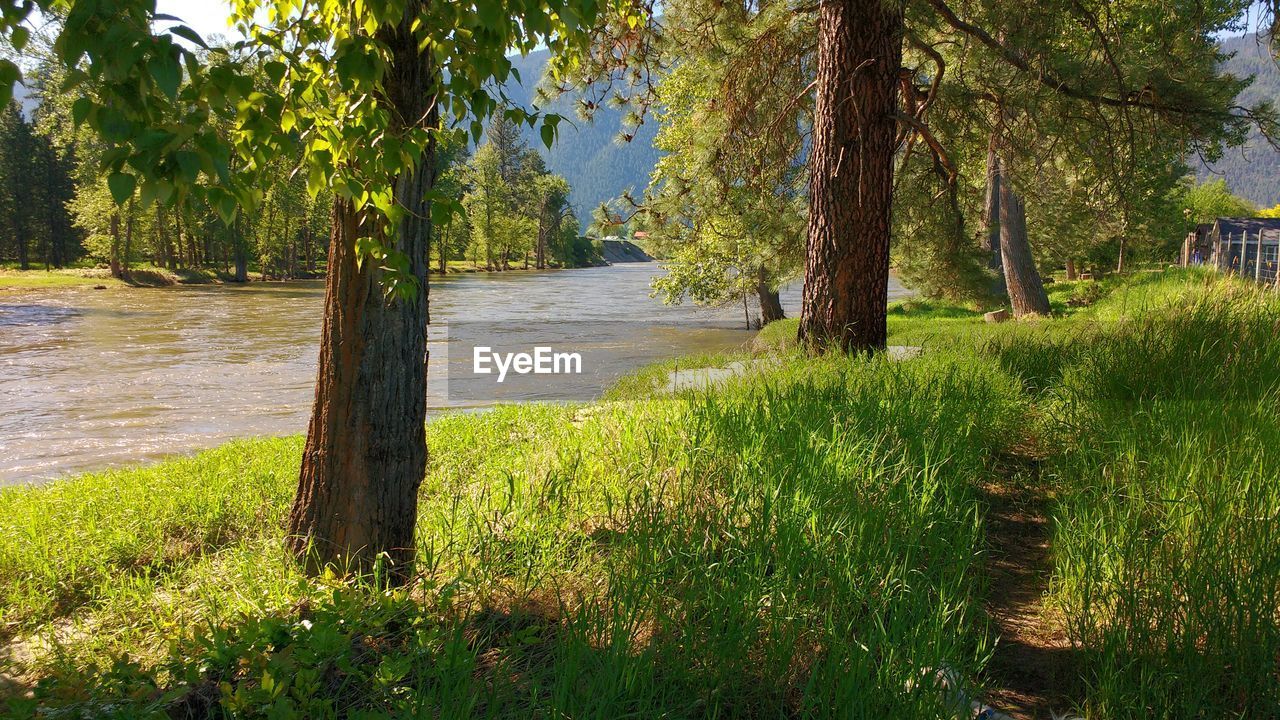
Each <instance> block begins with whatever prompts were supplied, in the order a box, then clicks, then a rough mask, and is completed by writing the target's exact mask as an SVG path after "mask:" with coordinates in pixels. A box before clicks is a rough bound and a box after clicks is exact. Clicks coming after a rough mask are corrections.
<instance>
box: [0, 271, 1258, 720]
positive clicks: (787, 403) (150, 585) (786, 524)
mask: <svg viewBox="0 0 1280 720" xmlns="http://www.w3.org/2000/svg"><path fill="white" fill-rule="evenodd" d="M1082 287H1084V286H1083V285H1065V284H1055V286H1054V287H1053V294H1054V300H1055V306H1056V307H1059V308H1061V309H1062V311H1063V316H1062V317H1058V318H1054V319H1044V320H1038V321H1033V322H1018V323H1005V324H1001V325H988V324H984V323H983V322H982V319H981V316H980V315H979V314H978V313H977V312H976V311H972V310H968V309H964V308H955V307H947V306H940V305H929V304H924V303H912V302H907V303H899V304H896V305H895V306H894V309H893V311H892V312H891V314H890V333H891V342H892V343H894V344H901V345H915V346H921V347H923V348H924V354H923V355H922V356H921V357H920V358H918V359H913V360H908V361H904V362H896V363H894V362H887V361H885V360H883V359H846V358H824V359H816V360H815V359H806V358H802V357H798V356H796V355H794V354H792V351H791V350H790V349H789V348H788V345H789V343H788V341H787V337H788V336H789V334H790V332H791V331H792V330H793V329H794V328H793V326H792V327H790V328H789V327H787V326H786V325H781V326H778V327H777V328H769V329H767V331H766V332H765V333H762V335H761V337H760V338H758V340H759V343H760V345H759V349H760V352H768V353H769V355H770V357H771V358H772V359H773V361H772V362H769V363H761V364H759V366H758V367H759V369H758V371H753V372H750V373H747V374H746V375H744V376H742V377H739V378H735V379H731V380H728V381H726V382H724V383H723V384H722V385H718V386H716V387H713V388H711V389H709V390H707V391H704V392H696V393H686V394H679V395H674V396H673V395H669V394H666V393H662V392H657V388H658V387H659V383H662V382H665V379H666V374H665V370H663V369H662V368H657V369H654V370H650V371H647V372H645V373H641V374H639V375H637V376H636V377H635V378H632V379H631V380H630V381H628V382H627V383H623V384H620V385H619V386H618V387H617V388H615V390H614V391H613V392H612V393H611V394H610V396H609V398H608V400H607V401H606V402H603V403H600V404H595V405H587V406H571V407H564V406H545V405H526V406H513V407H506V408H501V409H498V410H496V411H494V412H492V413H488V414H485V415H480V416H476V415H457V416H450V417H446V418H443V419H441V420H438V421H435V422H434V423H433V424H432V427H431V432H430V433H429V442H430V445H431V461H430V469H429V473H428V476H427V478H426V481H425V482H424V484H423V488H422V504H421V506H420V516H419V532H418V548H419V556H420V559H421V562H422V567H421V572H420V575H419V577H418V579H417V580H416V581H415V582H414V584H413V585H412V586H411V587H410V588H408V589H407V590H405V591H402V592H396V593H378V592H372V591H369V590H366V589H361V588H359V587H351V586H348V585H344V584H342V583H340V582H339V581H338V580H337V579H336V578H323V579H318V580H313V579H307V578H304V577H302V576H300V575H299V574H298V572H297V570H296V568H295V566H294V564H293V563H292V562H291V561H290V560H289V559H287V558H286V557H285V556H284V555H283V553H282V551H281V550H280V545H279V536H280V533H281V532H282V531H281V528H282V525H283V518H284V515H285V513H286V512H287V509H288V504H289V500H290V497H291V494H292V490H293V484H294V480H295V476H296V472H297V467H298V463H299V455H300V452H301V441H300V440H299V439H298V438H286V439H272V440H249V441H242V442H237V443H232V444H229V445H226V446H224V447H221V448H218V449H215V450H212V451H208V452H204V453H201V454H199V455H196V456H194V457H191V458H185V459H178V460H173V461H169V462H166V463H162V464H160V465H156V466H152V467H147V468H142V469H135V470H123V471H116V472H110V473H102V474H97V475H86V476H83V477H80V478H76V479H72V480H66V481H62V482H57V483H54V484H51V485H49V486H46V487H42V488H36V489H7V490H0V645H2V646H3V647H4V648H5V649H4V651H3V656H4V657H5V658H6V665H7V666H6V667H3V668H0V670H3V672H4V673H6V676H5V677H4V679H0V703H3V702H7V703H8V708H9V711H10V712H13V713H15V714H17V715H18V716H22V715H23V714H24V713H28V712H30V711H33V710H35V709H36V708H37V707H44V708H64V709H68V710H70V711H71V712H72V713H75V712H79V713H81V714H82V715H86V716H94V715H101V714H103V713H104V712H106V710H107V707H106V706H107V705H108V704H110V705H111V710H112V711H113V712H117V713H122V712H123V713H126V714H133V715H144V714H147V713H155V714H156V715H157V716H159V715H163V714H169V715H183V714H186V716H194V717H206V716H208V715H209V714H210V711H211V710H212V709H214V708H216V707H218V706H221V708H223V709H224V710H226V711H228V712H229V713H230V714H232V715H235V716H243V717H268V716H287V715H289V714H290V713H292V714H293V716H298V717H327V716H334V715H338V714H342V715H346V714H348V713H354V712H357V711H368V712H370V713H382V714H389V715H414V714H425V715H430V716H434V717H475V716H490V715H492V716H511V717H515V716H518V717H527V716H531V715H536V714H542V715H546V716H549V717H551V716H556V717H588V716H590V717H619V716H623V715H630V716H635V717H658V716H669V717H694V716H696V717H706V716H713V715H718V716H733V717H741V716H776V715H795V716H818V717H827V716H831V717H850V716H861V717H893V718H935V717H951V716H953V712H954V711H955V708H954V707H948V703H949V702H951V701H952V700H954V698H955V696H954V695H953V694H951V693H948V692H941V691H939V690H938V689H937V688H935V687H931V686H932V684H933V683H932V682H929V681H927V678H930V677H933V676H934V675H935V674H936V673H937V671H938V670H939V669H940V668H945V669H946V671H945V672H944V673H942V674H944V675H945V676H946V677H947V678H948V682H950V683H952V684H959V685H962V686H963V689H964V691H965V693H966V694H967V695H968V696H969V697H971V698H978V699H981V700H982V701H987V702H996V703H997V704H998V705H999V709H1001V710H1003V711H1006V712H1017V711H1026V712H1027V713H1030V712H1033V711H1034V712H1038V713H1041V714H1038V715H1036V717H1049V715H1048V713H1047V712H1044V711H1045V710H1049V709H1052V710H1054V711H1056V712H1064V711H1067V710H1073V709H1074V710H1077V711H1083V712H1085V713H1086V714H1087V715H1088V716H1089V717H1106V718H1123V717H1133V718H1138V717H1148V716H1150V714H1152V713H1156V714H1161V715H1165V716H1169V717H1208V716H1223V715H1236V716H1239V715H1244V716H1251V717H1260V716H1266V715H1269V714H1274V710H1275V709H1276V708H1277V706H1278V705H1277V704H1278V703H1280V689H1278V688H1277V684H1276V683H1275V673H1276V665H1275V662H1276V660H1275V658H1276V657H1278V656H1280V655H1278V654H1277V653H1278V652H1280V627H1278V625H1277V621H1276V617H1275V610H1276V608H1277V607H1278V606H1280V557H1277V555H1276V553H1275V548H1276V547H1277V546H1280V520H1277V517H1278V516H1280V463H1278V462H1277V460H1280V428H1277V426H1276V424H1275V422H1274V408H1275V403H1276V401H1277V399H1280V339H1278V338H1277V335H1276V333H1275V320H1274V318H1275V317H1276V315H1277V312H1280V303H1278V302H1277V300H1276V299H1275V298H1274V297H1273V296H1270V295H1265V294H1263V293H1259V292H1258V291H1257V290H1256V289H1253V288H1250V287H1247V286H1244V285H1236V284H1233V283H1231V282H1230V281H1229V280H1222V279H1219V278H1214V277H1212V276H1209V275H1205V274H1200V273H1194V272H1177V273H1168V274H1163V273H1160V274H1157V273H1152V274H1147V275H1141V276H1131V277H1127V278H1119V279H1109V280H1107V281H1105V282H1103V283H1096V284H1090V287H1096V288H1098V289H1097V290H1088V291H1083V290H1081V288H1082ZM1085 295H1087V296H1088V297H1089V304H1086V305H1085V306H1083V307H1068V306H1067V304H1066V303H1067V300H1068V299H1070V298H1079V297H1083V296H1085ZM1077 304H1078V303H1077ZM727 360H728V359H727V358H725V357H715V356H707V357H704V358H701V359H699V360H698V361H697V362H695V361H691V360H689V359H685V360H684V361H682V362H683V364H682V365H681V367H686V368H687V367H692V366H694V365H698V364H701V365H707V366H714V365H717V364H720V363H724V362H727ZM672 364H674V363H667V364H665V365H664V367H665V366H670V365H672ZM1045 543H1052V546H1051V549H1050V550H1049V551H1047V552H1046V551H1043V550H1041V551H1037V548H1038V547H1040V546H1042V545H1043V544H1045ZM922 677H923V678H926V681H925V682H921V678H922ZM5 698H7V700H6V699H5ZM1027 716H1030V715H1029V714H1028V715H1027Z"/></svg>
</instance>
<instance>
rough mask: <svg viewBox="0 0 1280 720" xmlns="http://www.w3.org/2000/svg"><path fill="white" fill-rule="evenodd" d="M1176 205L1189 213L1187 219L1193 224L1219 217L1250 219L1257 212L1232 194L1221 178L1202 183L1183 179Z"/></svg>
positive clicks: (1211, 220) (1249, 203)
mask: <svg viewBox="0 0 1280 720" xmlns="http://www.w3.org/2000/svg"><path fill="white" fill-rule="evenodd" d="M1178 204H1179V205H1181V206H1182V208H1184V209H1185V210H1189V211H1190V213H1189V215H1188V217H1189V219H1190V220H1191V222H1192V223H1193V224H1199V223H1211V222H1213V221H1214V219H1215V218H1220V217H1251V216H1253V215H1254V214H1255V213H1256V212H1257V209H1256V208H1255V207H1254V206H1253V203H1251V202H1249V201H1248V200H1245V199H1244V198H1242V197H1240V196H1238V195H1235V194H1233V193H1232V192H1231V190H1230V189H1228V188H1227V182H1226V180H1223V179H1222V178H1218V179H1216V180H1210V181H1208V182H1204V183H1197V182H1195V179H1194V178H1190V177H1188V178H1185V179H1184V180H1183V181H1182V183H1181V186H1180V192H1179V196H1178Z"/></svg>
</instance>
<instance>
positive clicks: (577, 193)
mask: <svg viewBox="0 0 1280 720" xmlns="http://www.w3.org/2000/svg"><path fill="white" fill-rule="evenodd" d="M547 58H548V53H547V51H546V50H540V51H538V52H534V53H530V54H529V55H527V56H525V57H513V58H511V60H512V63H513V64H514V65H515V68H516V70H517V71H518V72H519V73H520V79H521V81H522V82H521V83H519V84H516V83H512V84H510V85H509V86H508V87H507V95H508V97H510V98H511V99H512V100H513V101H515V102H517V103H519V104H520V105H522V106H524V107H529V106H531V105H533V95H534V92H533V91H534V88H535V87H536V86H537V84H538V81H539V80H541V79H542V73H543V71H544V70H545V69H546V66H547ZM574 105H575V102H574V99H573V98H571V97H562V98H559V99H557V100H555V101H554V102H552V103H551V104H550V105H549V106H548V107H545V108H539V109H541V110H544V111H550V112H556V113H559V114H560V115H561V116H563V117H564V120H563V121H562V122H561V123H560V133H559V137H558V138H556V142H555V144H554V145H552V147H551V149H550V150H549V151H548V150H547V148H546V146H545V145H543V144H542V140H541V139H540V137H539V136H538V133H537V131H536V130H534V129H531V128H528V127H525V129H524V132H525V140H526V141H527V142H528V143H529V146H530V147H534V148H537V149H538V151H539V152H541V153H542V155H543V157H544V158H546V160H547V168H548V169H550V170H551V172H554V173H556V174H557V175H562V176H564V178H565V179H566V180H568V181H569V185H570V187H571V188H572V193H571V195H570V202H571V203H572V204H573V209H574V212H576V213H577V215H578V221H579V222H581V223H582V225H583V227H586V226H587V225H588V224H589V223H590V222H591V213H592V212H593V211H594V210H595V209H596V208H597V207H599V206H600V203H603V202H608V201H609V200H612V199H614V198H616V197H618V196H619V195H621V194H622V193H623V191H626V190H633V191H635V193H636V194H639V193H640V192H641V191H643V190H644V187H645V186H646V185H648V184H649V171H650V170H652V169H653V165H654V163H656V162H657V161H658V157H659V156H660V155H661V153H660V152H659V151H658V150H657V149H655V148H654V147H653V139H654V136H655V135H656V134H657V132H658V127H657V123H656V122H655V121H654V120H653V119H652V118H650V119H649V120H648V121H647V122H645V123H644V124H643V125H641V126H640V128H639V129H638V130H637V132H636V134H635V137H634V138H632V140H631V141H630V142H625V143H624V142H620V141H619V140H618V134H619V131H620V130H622V126H623V124H622V120H623V117H624V111H622V110H618V109H614V108H608V107H604V108H600V109H599V110H597V111H596V113H595V117H594V118H593V119H592V120H591V121H586V120H582V119H580V118H578V116H577V113H576V111H575V109H574Z"/></svg>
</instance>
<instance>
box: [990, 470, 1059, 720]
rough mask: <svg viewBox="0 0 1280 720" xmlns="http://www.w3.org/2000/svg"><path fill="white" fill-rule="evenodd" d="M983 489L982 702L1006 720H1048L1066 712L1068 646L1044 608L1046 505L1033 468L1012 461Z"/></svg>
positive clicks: (1047, 567)
mask: <svg viewBox="0 0 1280 720" xmlns="http://www.w3.org/2000/svg"><path fill="white" fill-rule="evenodd" d="M1008 469H1009V470H1010V472H1007V473H1001V476H1002V480H1001V481H1000V482H999V483H993V484H991V485H988V486H986V487H984V488H983V491H984V493H985V495H986V500H987V502H988V504H989V506H990V510H989V512H988V514H987V538H988V539H987V551H988V558H989V559H988V565H987V567H988V572H989V573H990V582H991V592H990V596H989V599H988V601H987V614H988V616H989V617H991V619H992V620H993V621H994V622H995V625H996V630H997V632H998V633H999V644H998V645H997V646H996V650H995V656H994V657H993V658H992V660H991V663H990V664H989V665H988V666H987V670H986V674H985V677H984V678H983V680H984V685H985V687H986V688H988V690H987V695H986V696H985V697H984V698H983V701H984V702H986V703H987V704H989V705H991V706H992V707H994V708H995V709H997V710H999V711H1000V712H1003V713H1007V714H1008V715H1010V716H1012V717H1014V718H1027V719H1028V720H1030V719H1031V718H1035V719H1036V720H1040V719H1044V718H1051V717H1053V714H1052V713H1054V712H1056V713H1064V712H1066V711H1068V710H1069V709H1070V708H1071V705H1072V703H1071V702H1070V699H1069V698H1070V690H1071V687H1072V684H1073V682H1072V673H1071V664H1072V663H1071V645H1070V643H1069V642H1068V640H1067V636H1066V633H1065V632H1064V630H1063V624H1062V621H1061V618H1058V617H1054V616H1053V615H1052V614H1051V613H1049V612H1048V611H1047V609H1046V608H1045V605H1044V596H1045V593H1046V592H1047V591H1048V589H1049V575H1050V572H1051V571H1052V568H1053V564H1052V557H1051V555H1050V551H1049V544H1050V532H1051V528H1050V523H1049V518H1048V509H1049V498H1048V496H1047V494H1046V492H1045V489H1044V487H1043V486H1042V485H1041V484H1040V481H1039V473H1038V472H1037V471H1036V468H1035V463H1034V461H1030V460H1023V459H1019V460H1018V461H1017V462H1016V463H1015V466H1014V467H1012V468H1008Z"/></svg>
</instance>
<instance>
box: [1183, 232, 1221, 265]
mask: <svg viewBox="0 0 1280 720" xmlns="http://www.w3.org/2000/svg"><path fill="white" fill-rule="evenodd" d="M1213 225H1214V224H1213V223H1200V224H1199V225H1196V229H1195V230H1192V231H1191V232H1189V233H1187V237H1186V239H1185V240H1183V241H1182V254H1181V255H1180V256H1179V258H1178V264H1179V265H1181V266H1182V267H1191V266H1193V265H1203V264H1205V263H1207V262H1209V258H1210V257H1212V256H1213V242H1212V241H1210V240H1209V235H1210V233H1212V232H1213Z"/></svg>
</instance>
